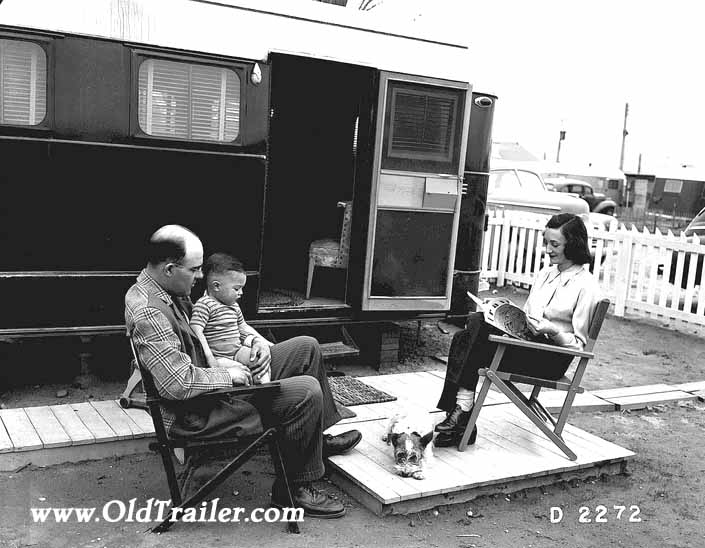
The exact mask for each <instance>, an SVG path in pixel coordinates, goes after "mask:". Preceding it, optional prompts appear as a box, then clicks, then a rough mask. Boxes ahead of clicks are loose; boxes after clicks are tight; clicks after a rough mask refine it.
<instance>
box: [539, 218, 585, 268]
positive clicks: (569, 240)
mask: <svg viewBox="0 0 705 548" xmlns="http://www.w3.org/2000/svg"><path fill="white" fill-rule="evenodd" d="M546 228H559V229H560V231H561V233H562V234H563V236H564V237H565V256H566V259H568V260H569V261H571V262H573V263H574V264H587V263H590V262H592V256H591V255H590V246H589V244H588V235H587V228H585V223H584V222H583V220H582V219H581V218H580V217H578V216H577V215H573V214H572V213H559V214H558V215H554V216H553V217H551V218H550V219H549V220H548V222H547V223H546Z"/></svg>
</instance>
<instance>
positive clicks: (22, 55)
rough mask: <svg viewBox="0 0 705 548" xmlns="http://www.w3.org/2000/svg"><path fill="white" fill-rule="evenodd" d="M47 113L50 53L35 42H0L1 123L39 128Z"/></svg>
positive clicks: (2, 40) (0, 40) (1, 40)
mask: <svg viewBox="0 0 705 548" xmlns="http://www.w3.org/2000/svg"><path fill="white" fill-rule="evenodd" d="M46 112H47V59H46V53H45V52H44V50H43V49H42V48H41V47H40V46H39V45H37V44H35V43H33V42H27V41H24V40H6V39H0V124H5V125H15V126H36V125H39V124H40V123H41V122H42V121H43V120H44V117H45V116H46Z"/></svg>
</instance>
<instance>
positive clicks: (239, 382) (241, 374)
mask: <svg viewBox="0 0 705 548" xmlns="http://www.w3.org/2000/svg"><path fill="white" fill-rule="evenodd" d="M233 364H234V365H231V366H228V367H227V371H228V373H230V378H231V379H232V380H233V386H250V385H251V384H252V372H251V371H250V369H249V368H248V367H247V366H246V365H242V364H241V363H238V362H233Z"/></svg>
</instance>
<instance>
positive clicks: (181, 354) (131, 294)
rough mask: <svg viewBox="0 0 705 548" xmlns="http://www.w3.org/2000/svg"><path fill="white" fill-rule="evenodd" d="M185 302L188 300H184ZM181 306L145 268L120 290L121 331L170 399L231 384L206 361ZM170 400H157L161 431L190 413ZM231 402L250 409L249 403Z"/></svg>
mask: <svg viewBox="0 0 705 548" xmlns="http://www.w3.org/2000/svg"><path fill="white" fill-rule="evenodd" d="M185 301H186V304H190V300H188V299H185ZM184 308H186V307H185V306H183V305H182V306H179V303H176V302H175V300H174V298H172V296H171V295H169V294H168V293H167V292H166V291H165V290H164V289H162V287H161V286H159V284H157V282H156V281H154V279H153V278H152V277H151V276H150V275H149V274H148V273H147V272H146V271H145V270H143V271H142V272H141V273H140V275H139V276H138V277H137V282H136V283H135V284H134V285H133V286H132V287H131V288H130V289H129V290H128V291H127V294H126V295H125V323H126V325H127V334H128V335H129V336H130V337H132V340H133V342H134V344H135V348H136V349H137V353H138V355H139V357H140V361H141V362H142V364H143V365H144V367H146V368H147V369H148V370H149V371H150V372H151V374H152V377H153V379H154V384H155V386H156V387H157V390H158V391H159V394H160V395H161V396H162V397H163V398H166V399H169V400H176V401H178V400H188V399H189V398H193V397H195V396H198V395H200V394H204V393H206V392H209V391H211V390H214V389H218V388H230V387H231V386H232V379H231V377H230V374H229V373H228V372H227V371H226V370H225V369H218V368H208V366H207V365H206V362H205V357H204V356H203V350H202V348H201V346H200V343H199V342H198V339H197V337H196V335H195V334H194V333H193V331H191V328H190V327H189V322H188V317H187V314H188V313H189V312H190V309H187V310H186V311H184ZM176 401H175V403H174V404H173V405H162V415H163V418H164V426H165V427H166V430H167V432H168V431H169V429H170V428H171V426H172V425H173V424H174V422H176V421H177V420H178V418H179V417H181V416H183V415H184V413H186V412H189V411H190V412H193V410H189V406H188V404H187V403H185V402H183V401H179V403H178V404H177V403H176ZM234 401H237V402H238V404H241V405H242V406H245V407H250V408H251V411H252V413H256V410H255V408H254V407H252V406H251V405H250V404H249V403H247V402H245V401H241V400H234ZM199 411H201V412H202V411H203V409H202V408H199Z"/></svg>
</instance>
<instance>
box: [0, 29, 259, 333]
mask: <svg viewBox="0 0 705 548" xmlns="http://www.w3.org/2000/svg"><path fill="white" fill-rule="evenodd" d="M0 35H2V32H1V31H0ZM7 37H8V38H11V37H12V36H7ZM48 58H49V63H48V65H49V67H50V68H49V74H48V80H50V81H51V85H50V86H49V88H50V95H49V96H48V102H51V103H52V105H53V109H51V111H50V113H51V119H47V121H46V123H45V124H44V125H45V126H47V127H45V128H41V129H34V128H7V127H0V159H1V163H2V169H1V170H0V196H2V200H1V201H0V240H1V241H2V247H3V253H2V255H1V258H0V299H1V302H2V304H3V314H2V316H1V317H0V329H25V328H30V329H36V328H57V327H59V328H63V327H84V326H107V325H113V326H115V325H121V324H123V322H124V319H123V297H124V293H125V290H126V289H127V287H129V285H130V284H131V283H132V282H133V280H134V275H135V273H136V272H137V271H139V270H140V269H141V268H142V266H143V265H144V255H143V250H142V249H141V244H142V242H143V241H144V239H145V237H146V236H147V235H149V234H150V233H151V232H153V231H154V230H155V229H156V228H158V227H159V226H161V225H163V224H167V223H179V224H183V225H185V226H187V227H189V228H191V229H192V230H194V232H196V233H197V234H198V235H199V236H200V237H201V238H202V239H203V241H204V242H205V243H206V245H207V246H208V247H207V249H206V250H205V251H206V254H207V253H209V252H212V251H216V250H218V251H226V252H230V253H233V254H235V255H236V256H238V257H240V258H241V259H242V260H243V262H244V263H245V265H246V267H247V268H248V270H250V271H252V272H253V275H252V276H251V277H250V280H249V284H250V288H249V291H248V296H247V297H246V299H245V301H244V302H243V306H244V307H245V309H246V312H248V311H249V312H250V313H251V314H252V313H254V310H255V298H256V294H257V291H256V287H257V280H258V276H257V274H256V272H257V269H258V265H259V257H260V253H261V250H260V241H261V238H260V235H261V223H262V211H263V199H264V185H265V174H266V163H265V156H264V154H265V151H266V132H267V123H268V110H269V105H268V88H269V69H268V67H266V66H262V67H261V69H262V73H263V81H262V83H261V84H260V85H259V86H257V87H256V88H255V87H254V86H252V85H251V84H250V83H249V82H248V81H246V80H245V79H244V78H243V83H244V85H243V103H244V104H245V105H246V108H245V110H244V112H243V116H242V118H241V119H242V124H241V139H240V140H239V142H237V143H236V144H233V145H218V144H216V145H211V144H204V143H188V142H184V141H178V142H177V141H168V140H159V139H153V138H148V137H139V136H136V132H135V124H136V114H135V109H132V108H131V98H132V97H133V94H134V89H133V87H132V82H134V75H135V74H136V72H134V71H135V70H136V66H135V64H136V57H135V54H134V50H133V48H130V47H127V46H125V45H123V44H121V43H117V42H110V41H101V40H93V39H83V38H74V37H56V38H53V39H51V40H50V47H49V56H48ZM194 59H195V57H193V56H189V57H187V58H185V60H194ZM199 59H200V58H199ZM76 60H80V62H76ZM200 60H202V61H204V62H208V60H209V59H208V58H203V59H200ZM195 295H196V293H194V296H195Z"/></svg>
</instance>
